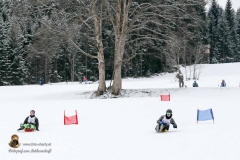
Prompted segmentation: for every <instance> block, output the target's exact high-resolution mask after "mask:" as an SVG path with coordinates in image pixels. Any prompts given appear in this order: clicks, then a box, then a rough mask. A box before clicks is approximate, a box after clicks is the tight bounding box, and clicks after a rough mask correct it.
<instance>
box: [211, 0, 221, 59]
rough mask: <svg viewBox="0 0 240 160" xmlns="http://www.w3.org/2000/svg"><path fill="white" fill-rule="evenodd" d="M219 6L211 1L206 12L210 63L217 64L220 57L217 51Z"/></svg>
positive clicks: (214, 1) (214, 0)
mask: <svg viewBox="0 0 240 160" xmlns="http://www.w3.org/2000/svg"><path fill="white" fill-rule="evenodd" d="M219 8H220V6H219V5H218V4H217V2H216V0H213V1H212V4H211V6H210V8H209V11H208V31H209V42H210V47H211V48H210V63H217V62H218V59H219V57H220V53H219V51H218V38H219V37H218V36H219V34H218V26H219V19H220V16H221V14H220V13H219V11H220V9H219Z"/></svg>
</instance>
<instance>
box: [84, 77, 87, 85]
mask: <svg viewBox="0 0 240 160" xmlns="http://www.w3.org/2000/svg"><path fill="white" fill-rule="evenodd" d="M83 82H84V83H85V84H87V78H86V77H85V76H84V77H83Z"/></svg>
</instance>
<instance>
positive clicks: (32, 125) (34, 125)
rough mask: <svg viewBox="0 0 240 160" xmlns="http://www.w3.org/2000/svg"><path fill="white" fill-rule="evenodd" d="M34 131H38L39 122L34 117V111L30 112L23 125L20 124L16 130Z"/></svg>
mask: <svg viewBox="0 0 240 160" xmlns="http://www.w3.org/2000/svg"><path fill="white" fill-rule="evenodd" d="M26 128H27V129H30V130H31V129H32V130H34V129H36V130H37V131H39V129H38V128H39V121H38V118H37V117H36V116H35V111H34V110H31V111H30V116H28V117H27V118H26V119H25V120H24V122H23V124H22V123H21V124H20V128H19V129H18V131H19V130H24V129H26Z"/></svg>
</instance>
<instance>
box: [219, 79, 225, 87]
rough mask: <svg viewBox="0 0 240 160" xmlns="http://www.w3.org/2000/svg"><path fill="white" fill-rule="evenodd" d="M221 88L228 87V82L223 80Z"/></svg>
mask: <svg viewBox="0 0 240 160" xmlns="http://www.w3.org/2000/svg"><path fill="white" fill-rule="evenodd" d="M220 87H226V82H225V80H224V79H223V80H222V82H221V86H220Z"/></svg>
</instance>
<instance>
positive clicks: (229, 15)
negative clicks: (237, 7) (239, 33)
mask: <svg viewBox="0 0 240 160" xmlns="http://www.w3.org/2000/svg"><path fill="white" fill-rule="evenodd" d="M234 14H235V13H234V9H233V8H232V2H231V0H228V1H227V4H226V8H225V19H226V29H227V30H226V34H227V46H226V53H225V54H226V58H227V59H228V61H233V60H232V59H234V58H235V59H236V55H235V54H236V52H237V38H236V32H235V31H236V30H235V18H234V17H235V16H234Z"/></svg>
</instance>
